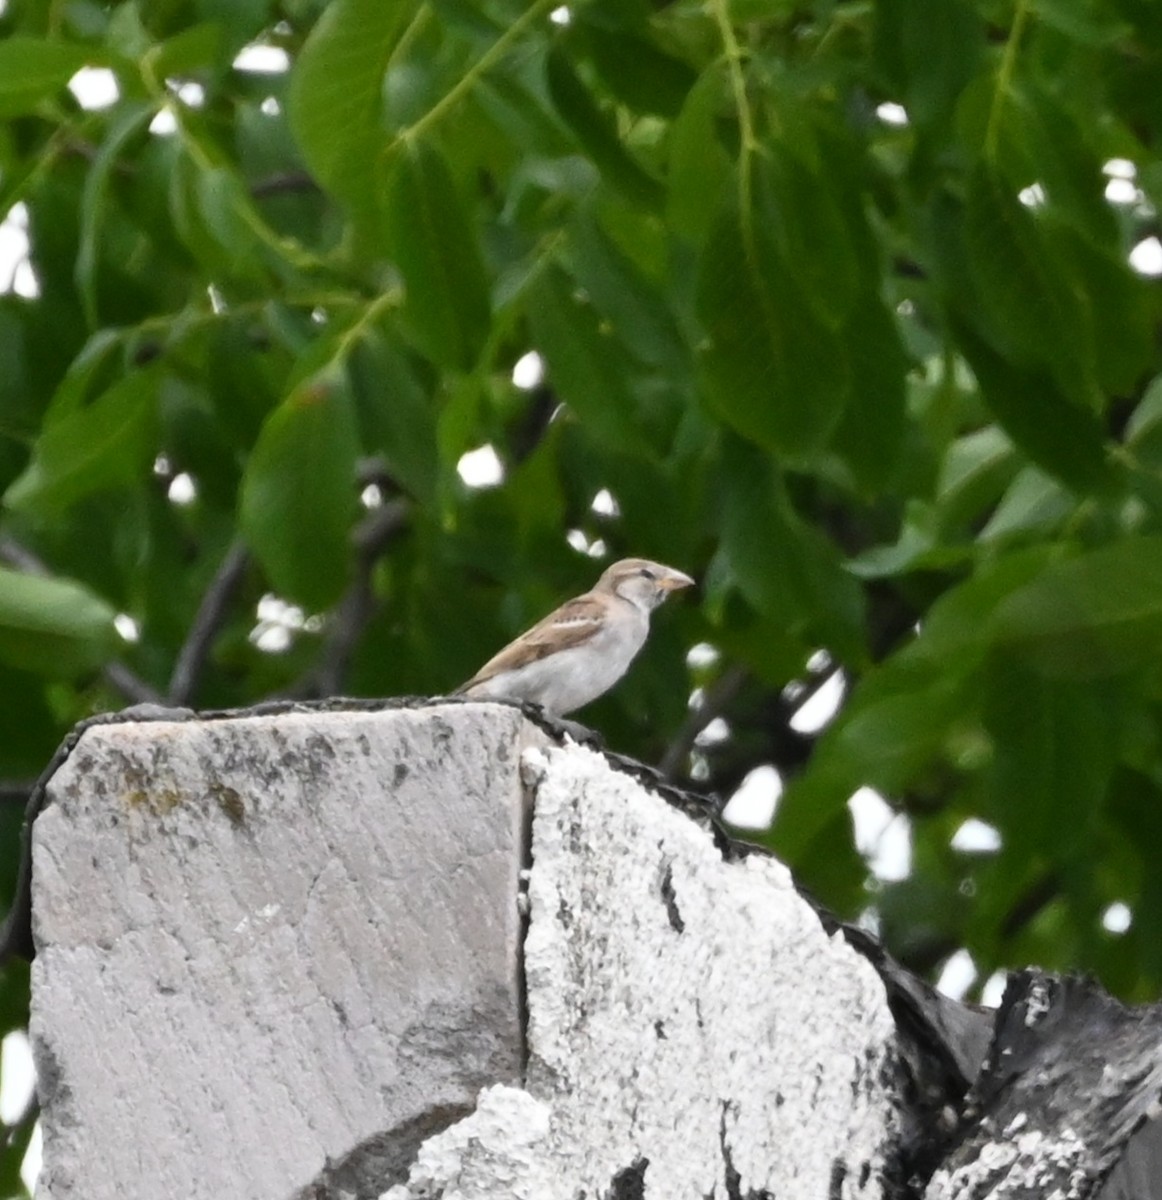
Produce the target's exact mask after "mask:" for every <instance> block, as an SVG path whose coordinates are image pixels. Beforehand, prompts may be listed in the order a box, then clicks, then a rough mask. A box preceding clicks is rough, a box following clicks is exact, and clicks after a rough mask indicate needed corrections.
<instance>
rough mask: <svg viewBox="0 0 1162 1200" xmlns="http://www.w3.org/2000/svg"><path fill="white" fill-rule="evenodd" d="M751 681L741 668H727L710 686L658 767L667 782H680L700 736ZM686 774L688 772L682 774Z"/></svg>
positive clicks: (683, 723)
mask: <svg viewBox="0 0 1162 1200" xmlns="http://www.w3.org/2000/svg"><path fill="white" fill-rule="evenodd" d="M747 678H748V675H747V672H746V671H745V670H744V669H743V668H742V667H738V666H733V667H727V669H726V670H725V671H723V673H722V674H721V675H720V676H719V677H718V678H717V679H716V680H715V681H714V682H713V683H712V684H711V685H710V687H709V688H708V689H707V690H706V693H705V695H704V696H703V698H702V703H701V704H700V705H699V706H698V707H697V708H692V709H691V710H690V712H689V713H688V714H687V716H686V719H685V721H683V722H682V725H681V728H680V729H679V730H678V732H677V734H676V735H675V736H674V740H673V741H672V742H671V743H670V744H669V746H667V747H666V752H665V754H663V755H662V758H661V761H660V762H659V763H658V771H659V772H660V773H661V774H662V775H664V776H665V777H666V778H667V779H670V780H675V779H677V778H678V773H679V770H680V769H681V768H682V766H683V764H684V763H685V762H686V758H687V756H688V755H689V753H690V751H691V750H693V749H694V743H695V742H696V741H697V740H698V735H699V734H700V733H701V732H702V731H703V730H704V729H705V728H706V726H707V725H709V724H710V722H711V721H713V720H714V718H715V717H717V716H719V715H720V714H721V713H722V711H723V709H725V708H726V707H727V705H729V704H730V702H731V701H732V700H733V699H734V698H735V696H737V695H738V693H739V692H740V691H741V690H742V686H743V684H744V683H746V681H747ZM682 773H683V774H685V772H682Z"/></svg>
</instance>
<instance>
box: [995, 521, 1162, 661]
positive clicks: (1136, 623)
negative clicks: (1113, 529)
mask: <svg viewBox="0 0 1162 1200" xmlns="http://www.w3.org/2000/svg"><path fill="white" fill-rule="evenodd" d="M991 629H992V637H993V639H994V640H995V642H996V643H997V644H998V645H999V646H1001V647H1002V648H1004V649H1005V650H1007V651H1010V652H1013V653H1016V654H1018V655H1020V656H1021V658H1022V659H1024V660H1025V661H1027V662H1029V663H1031V664H1032V665H1033V666H1034V667H1035V668H1036V669H1037V670H1038V671H1040V672H1042V673H1043V674H1045V675H1047V676H1049V677H1051V678H1057V679H1101V678H1105V677H1107V676H1110V675H1115V674H1120V673H1122V672H1125V671H1131V670H1134V669H1136V668H1139V667H1142V666H1144V665H1146V664H1148V663H1150V662H1151V661H1154V660H1155V659H1156V657H1157V655H1158V653H1159V652H1160V651H1162V538H1160V537H1124V538H1122V539H1121V540H1120V541H1117V542H1114V543H1112V544H1111V545H1109V546H1103V547H1102V548H1101V549H1098V550H1091V551H1087V552H1085V553H1082V554H1079V555H1077V556H1076V557H1074V558H1071V559H1069V560H1067V561H1065V562H1059V563H1056V564H1054V565H1053V566H1051V567H1049V568H1048V569H1047V570H1045V571H1044V572H1043V573H1042V574H1041V575H1040V576H1039V577H1038V578H1036V579H1034V580H1032V581H1031V582H1030V583H1029V584H1027V585H1026V586H1025V587H1023V588H1021V589H1020V590H1019V591H1016V592H1014V593H1013V594H1012V595H1011V596H1009V597H1008V598H1007V599H1005V600H1004V601H1003V602H1002V603H1001V604H1000V605H999V607H998V608H997V610H996V613H995V615H994V617H993V620H992V626H991Z"/></svg>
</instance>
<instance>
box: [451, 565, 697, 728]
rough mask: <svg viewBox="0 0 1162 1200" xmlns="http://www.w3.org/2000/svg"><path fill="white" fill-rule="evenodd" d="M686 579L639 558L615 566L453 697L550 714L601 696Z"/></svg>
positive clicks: (491, 661) (511, 645) (512, 644)
mask: <svg viewBox="0 0 1162 1200" xmlns="http://www.w3.org/2000/svg"><path fill="white" fill-rule="evenodd" d="M693 582H694V580H693V579H691V578H690V576H689V575H683V574H682V572H681V571H675V570H674V568H673V567H664V566H662V565H661V563H656V562H650V561H649V559H646V558H624V559H622V560H621V562H616V563H614V564H613V566H611V567H610V568H609V569H608V570H607V571H606V572H605V573H604V574H603V575H602V576H601V578H600V579H599V580H598V581H597V586H596V587H594V588H593V590H592V591H590V592H586V593H585V594H584V595H583V596H577V597H576V598H575V599H573V600H567V601H566V602H565V603H564V604H562V605H561V607H560V608H558V609H557V610H556V611H554V612H551V613H549V615H548V616H547V617H545V619H544V620H543V621H539V622H537V624H536V625H534V626H533V627H532V628H531V629H530V630H529V631H528V632H527V633H522V634H521V636H520V637H518V638H517V639H516V641H515V642H510V643H509V645H507V646H505V648H504V649H503V650H502V651H501V652H500V653H499V654H498V655H496V657H495V658H491V659H489V661H488V662H486V663H485V664H484V666H483V667H481V668H480V670H479V671H477V672H476V674H475V675H474V676H473V677H472V678H471V679H470V680H469V681H468V682H467V683H466V684H464V686H463V687H461V688H459V689H458V691H459V693H460V694H461V695H465V696H471V697H473V698H476V699H484V698H486V697H494V696H495V697H506V698H507V699H510V700H528V701H531V702H532V703H534V704H540V705H542V706H543V707H544V708H545V709H547V710H548V711H549V712H552V713H555V714H556V715H558V716H564V714H565V713H570V712H572V711H573V710H574V709H575V708H580V707H581V706H582V705H584V704H588V703H589V702H590V700H596V699H597V697H598V696H601V695H604V693H605V692H607V691H609V689H610V688H611V687H613V685H614V684H615V683H616V682H617V681H618V680H619V679H620V678H621V677H622V676H623V675H624V674H625V673H626V671H627V670H628V669H629V664H630V663H631V662H633V659H634V656H635V655H636V654H637V652H638V651H639V650H640V649H641V648H642V646H643V645H644V643H645V640H646V635H647V634H648V633H649V631H650V612H651V611H652V610H653V609H655V608H657V607H658V605H659V604H661V603H662V601H664V600H665V599H666V597H667V596H668V595H669V594H670V593H671V592H673V591H676V590H677V589H678V588H684V587H690V586H691V585H692V584H693Z"/></svg>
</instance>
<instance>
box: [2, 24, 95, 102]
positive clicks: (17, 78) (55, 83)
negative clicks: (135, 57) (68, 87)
mask: <svg viewBox="0 0 1162 1200" xmlns="http://www.w3.org/2000/svg"><path fill="white" fill-rule="evenodd" d="M92 53H93V52H92V51H91V50H87V49H86V48H85V47H83V46H74V45H70V44H68V43H67V42H51V41H47V40H43V39H41V38H31V37H19V36H18V37H8V38H4V39H2V40H0V117H14V116H19V115H20V114H21V113H29V112H33V111H34V110H35V109H36V106H37V105H38V104H39V103H40V102H41V101H42V100H46V99H48V97H50V96H55V95H56V93H57V92H59V91H60V90H61V88H63V87H64V86H65V84H66V83H68V81H69V80H70V79H72V77H73V76H74V75H75V74H76V73H77V72H78V71H79V70H80V69H81V68H82V67H83V66H85V64H86V63H87V62H88V61H89V59H90V58H91V56H92Z"/></svg>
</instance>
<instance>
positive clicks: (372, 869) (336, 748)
mask: <svg viewBox="0 0 1162 1200" xmlns="http://www.w3.org/2000/svg"><path fill="white" fill-rule="evenodd" d="M540 737H541V735H540V734H539V733H538V732H537V731H536V730H535V729H533V727H532V726H530V725H529V724H528V723H527V722H525V721H524V720H523V719H522V718H521V717H520V715H519V713H517V712H515V711H514V710H512V709H508V708H502V707H498V706H495V705H471V706H466V705H448V706H442V707H434V708H426V709H420V710H413V711H409V710H394V711H385V712H379V713H334V714H319V713H306V714H301V715H300V714H288V715H281V716H276V717H253V718H241V719H228V720H216V721H207V722H174V723H168V722H154V723H150V724H148V725H134V724H124V725H108V726H101V727H97V728H93V729H90V730H89V731H88V732H86V733H85V734H84V736H83V737H82V739H81V741H80V743H79V744H78V745H77V747H76V748H75V749H74V751H73V752H72V754H71V756H70V757H69V758H68V760H67V761H66V762H65V763H64V765H63V766H62V767H61V768H60V769H59V771H58V772H57V773H56V775H55V776H54V777H53V779H52V782H51V786H50V789H49V794H48V797H47V800H48V803H47V806H46V808H45V810H44V811H43V812H42V813H41V815H40V816H39V818H38V819H37V821H36V824H35V827H34V834H33V922H34V925H33V928H34V936H35V939H36V944H37V949H38V954H37V958H36V961H35V963H34V966H33V1020H32V1027H31V1033H32V1039H33V1046H34V1053H35V1056H36V1061H37V1067H38V1071H39V1074H40V1088H41V1098H42V1102H43V1123H44V1138H45V1143H44V1170H43V1173H42V1176H41V1182H40V1187H39V1190H38V1195H40V1196H41V1197H43V1198H44V1200H74V1198H78V1200H79V1198H80V1197H84V1200H135V1198H138V1197H140V1198H141V1200H168V1198H169V1197H173V1198H175V1200H200V1198H202V1197H205V1198H206V1200H210V1198H213V1200H232V1198H234V1197H239V1198H242V1197H245V1198H246V1200H265V1198H267V1197H269V1198H271V1200H275V1198H277V1200H286V1198H288V1197H290V1196H292V1195H294V1194H296V1192H299V1191H302V1190H303V1189H310V1188H313V1187H315V1186H316V1184H317V1183H318V1181H319V1180H321V1179H325V1180H327V1181H329V1182H330V1183H331V1184H332V1185H334V1188H335V1189H336V1190H342V1189H344V1188H347V1187H350V1189H351V1191H352V1193H356V1192H362V1193H363V1194H367V1188H368V1187H369V1186H370V1185H368V1184H367V1182H366V1179H367V1178H370V1177H377V1178H378V1179H380V1181H381V1182H382V1181H384V1180H386V1181H387V1182H390V1181H391V1179H392V1178H393V1177H397V1178H403V1176H404V1174H405V1173H406V1166H407V1164H408V1162H409V1161H410V1160H411V1158H412V1156H413V1153H414V1151H415V1148H416V1146H417V1145H418V1144H419V1142H420V1141H421V1140H422V1139H423V1137H424V1136H425V1135H426V1134H428V1133H430V1132H431V1131H432V1130H433V1129H438V1128H443V1127H444V1126H446V1125H447V1124H449V1122H451V1121H454V1120H455V1119H456V1118H457V1116H459V1115H461V1114H464V1113H467V1112H469V1111H470V1110H471V1109H472V1106H473V1105H474V1104H475V1101H476V1096H477V1093H478V1091H479V1089H480V1088H481V1087H483V1086H485V1085H487V1084H494V1083H505V1082H513V1083H519V1082H520V1077H521V1065H522V1053H523V1050H522V1030H521V1012H520V1000H521V997H520V986H519V983H520V972H519V964H518V959H519V951H520V946H519V941H520V932H521V930H520V916H519V913H518V908H517V891H518V873H519V870H520V867H521V865H522V828H523V822H524V800H523V795H522V788H521V783H520V778H519V757H520V753H521V749H522V748H523V747H524V746H526V745H528V744H529V743H530V742H536V741H537V740H539V739H540ZM361 1178H362V1182H361ZM372 1194H374V1193H372Z"/></svg>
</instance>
